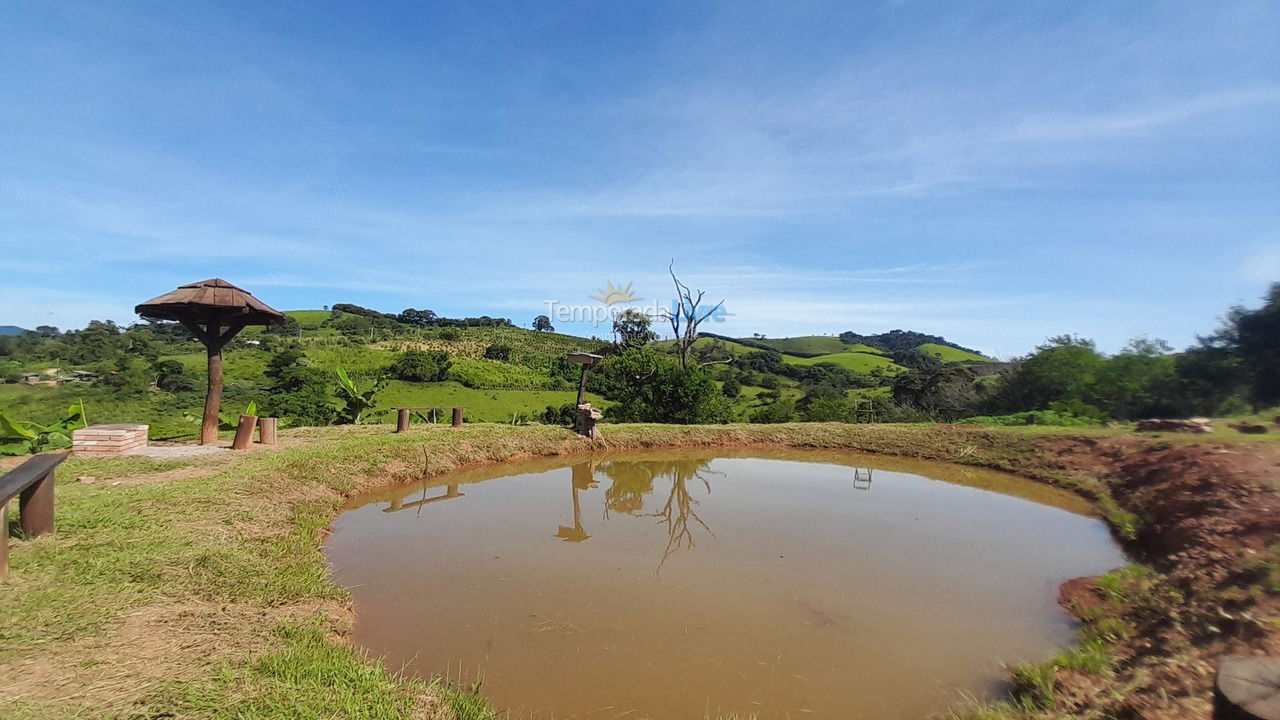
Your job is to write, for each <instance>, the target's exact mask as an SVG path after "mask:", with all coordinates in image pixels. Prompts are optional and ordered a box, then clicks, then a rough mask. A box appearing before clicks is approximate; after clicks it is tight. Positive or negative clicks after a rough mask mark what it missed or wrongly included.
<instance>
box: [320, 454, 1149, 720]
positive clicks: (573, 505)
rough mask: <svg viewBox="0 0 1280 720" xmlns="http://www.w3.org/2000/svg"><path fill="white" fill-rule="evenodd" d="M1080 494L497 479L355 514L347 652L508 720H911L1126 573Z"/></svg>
mask: <svg viewBox="0 0 1280 720" xmlns="http://www.w3.org/2000/svg"><path fill="white" fill-rule="evenodd" d="M1087 513H1088V508H1087V506H1086V505H1085V504H1084V503H1083V502H1082V501H1081V500H1079V499H1078V498H1076V497H1074V496H1072V495H1069V494H1067V493H1064V492H1059V491H1057V490H1054V489H1052V488H1048V487H1046V486H1043V485H1039V484H1036V483H1032V482H1030V481H1027V480H1022V479H1019V478H1015V477H1011V476H1007V475H1003V474H998V473H993V472H987V471H979V470H973V469H968V468H963V467H960V466H955V465H945V464H929V463H920V462H913V461H903V460H898V459H893V458H884V457H878V456H875V457H871V456H859V455H851V454H847V453H810V452H783V453H765V452H760V451H752V452H751V453H749V454H737V453H734V452H733V451H726V450H723V449H722V450H715V451H705V452H704V451H692V452H688V451H682V452H655V453H646V454H627V455H621V454H620V455H604V456H599V457H596V458H594V459H592V460H583V459H581V458H579V459H576V460H567V459H564V458H560V459H552V460H543V461H539V462H533V463H526V464H508V465H502V466H496V467H490V468H485V469H481V470H477V471H471V472H463V473H456V474H452V475H447V476H443V477H441V478H436V479H433V480H431V481H429V482H428V483H426V484H425V485H423V484H419V485H400V486H397V487H395V488H391V489H388V490H386V491H385V492H383V493H380V494H373V495H368V496H365V497H361V498H358V499H356V500H354V501H353V502H352V503H351V505H350V506H349V509H348V510H347V511H346V512H344V513H343V514H342V515H341V516H340V517H339V518H338V519H337V520H336V521H335V522H334V532H333V534H332V535H331V537H330V538H329V540H328V543H327V553H328V557H329V560H330V562H331V563H332V566H333V571H334V574H335V577H336V579H337V581H338V582H339V583H340V584H341V585H343V586H345V587H348V588H350V589H351V592H352V594H353V596H354V599H355V609H356V613H357V620H356V624H355V637H356V640H357V642H359V643H360V644H361V645H363V646H365V647H366V648H368V649H369V650H370V651H371V652H372V653H373V654H375V655H378V656H382V657H384V658H385V660H386V662H387V664H388V667H390V668H391V669H392V670H396V669H400V668H404V669H405V670H406V671H408V672H413V673H418V674H421V675H424V676H431V675H447V676H449V677H452V678H454V679H455V680H456V679H459V678H461V679H462V680H464V681H466V682H468V683H470V682H473V681H474V680H475V679H476V678H482V679H483V685H482V693H483V694H484V695H485V696H487V697H488V698H490V699H491V700H492V701H493V703H494V706H495V707H497V708H501V709H505V710H509V711H510V713H511V716H512V717H514V718H523V717H532V718H557V719H558V720H566V719H568V718H590V719H592V720H595V719H605V718H626V719H627V720H640V719H642V718H654V719H660V720H686V719H689V718H694V719H699V718H712V719H714V718H718V717H731V716H733V715H735V714H736V715H737V716H739V717H742V718H746V717H751V716H755V717H758V718H760V719H761V720H768V719H773V718H782V719H786V718H792V719H798V718H876V719H878V720H894V719H897V718H902V719H910V720H918V719H919V718H923V717H925V716H926V715H928V714H930V713H931V712H935V711H938V710H941V709H944V708H945V707H946V706H947V705H949V704H951V703H954V702H957V701H960V700H962V699H964V698H965V697H972V696H977V697H990V696H992V695H994V694H996V693H999V692H1000V691H1002V689H1003V682H1004V678H1005V677H1006V675H1005V673H1004V672H1003V670H1002V663H1007V662H1015V661H1033V660H1038V659H1042V658H1045V657H1047V656H1048V655H1051V654H1052V653H1053V652H1054V651H1055V650H1056V649H1058V648H1060V647H1063V646H1065V645H1067V644H1069V642H1070V641H1071V638H1072V623H1071V621H1070V619H1069V618H1068V617H1067V615H1066V614H1065V613H1064V612H1063V611H1062V610H1061V609H1060V608H1059V607H1058V606H1057V605H1056V602H1055V600H1056V597H1057V587H1058V584H1059V583H1061V582H1062V581H1064V580H1067V579H1069V578H1073V577H1078V576H1081V575H1092V574H1097V573H1101V572H1104V571H1106V570H1109V569H1111V568H1114V567H1116V566H1118V565H1121V564H1123V563H1124V561H1125V559H1124V557H1123V555H1122V554H1121V553H1120V551H1119V550H1118V548H1117V547H1116V545H1115V544H1114V543H1113V542H1112V540H1111V538H1110V536H1109V535H1108V532H1107V529H1106V527H1105V526H1104V525H1103V524H1102V522H1100V521H1099V520H1097V519H1096V518H1094V517H1091V516H1090V515H1088V514H1087Z"/></svg>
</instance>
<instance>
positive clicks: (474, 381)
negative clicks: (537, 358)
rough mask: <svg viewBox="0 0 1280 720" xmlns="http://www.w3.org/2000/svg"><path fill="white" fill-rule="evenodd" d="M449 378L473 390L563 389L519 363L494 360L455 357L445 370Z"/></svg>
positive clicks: (539, 373)
mask: <svg viewBox="0 0 1280 720" xmlns="http://www.w3.org/2000/svg"><path fill="white" fill-rule="evenodd" d="M449 379H450V380H456V381H458V382H460V383H462V384H463V385H464V386H466V387H469V388H476V389H489V390H499V389H516V390H554V389H563V388H564V383H563V382H557V381H556V379H553V378H551V377H550V376H548V375H547V374H546V373H543V372H539V371H538V370H534V369H533V368H528V367H525V366H523V365H514V364H509V363H503V362H498V361H496V360H465V359H463V360H455V361H454V362H453V364H452V366H451V367H450V369H449Z"/></svg>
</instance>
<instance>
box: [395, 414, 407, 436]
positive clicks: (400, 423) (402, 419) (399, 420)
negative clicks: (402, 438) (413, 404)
mask: <svg viewBox="0 0 1280 720" xmlns="http://www.w3.org/2000/svg"><path fill="white" fill-rule="evenodd" d="M396 432H398V433H405V432H409V408H400V410H399V412H397V413H396Z"/></svg>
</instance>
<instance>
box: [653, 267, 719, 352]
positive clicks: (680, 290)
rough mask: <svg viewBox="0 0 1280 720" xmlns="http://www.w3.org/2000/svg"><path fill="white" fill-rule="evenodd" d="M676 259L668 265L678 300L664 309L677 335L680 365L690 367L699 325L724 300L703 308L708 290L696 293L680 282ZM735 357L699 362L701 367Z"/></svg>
mask: <svg viewBox="0 0 1280 720" xmlns="http://www.w3.org/2000/svg"><path fill="white" fill-rule="evenodd" d="M675 264H676V263H675V261H674V260H672V261H671V264H670V265H668V266H667V271H668V272H670V273H671V282H673V283H675V286H676V302H675V307H673V308H667V309H664V310H663V314H664V317H666V319H667V322H668V323H670V324H671V332H672V334H673V335H674V336H675V344H676V351H677V353H678V354H679V356H680V367H681V368H683V369H686V370H687V369H688V368H689V351H690V350H692V349H693V344H694V343H696V342H697V341H698V326H700V325H702V323H703V321H705V320H706V319H707V318H709V317H711V316H712V315H713V314H715V312H716V311H717V310H719V309H721V308H722V307H724V300H721V301H720V302H718V303H716V304H715V305H712V306H711V307H710V308H708V309H705V310H704V309H701V305H702V299H703V296H704V295H706V292H705V291H703V290H699V291H697V294H696V295H695V294H694V292H693V291H692V290H690V289H689V286H688V285H685V284H684V283H682V282H680V278H678V277H676V271H675ZM732 361H733V358H732V357H730V358H729V359H727V360H712V361H709V362H704V363H699V367H701V366H704V365H714V364H717V363H727V362H732Z"/></svg>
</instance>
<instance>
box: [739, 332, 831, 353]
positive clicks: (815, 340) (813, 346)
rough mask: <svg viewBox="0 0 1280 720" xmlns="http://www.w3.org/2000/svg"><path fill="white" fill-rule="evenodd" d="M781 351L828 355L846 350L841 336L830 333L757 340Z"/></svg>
mask: <svg viewBox="0 0 1280 720" xmlns="http://www.w3.org/2000/svg"><path fill="white" fill-rule="evenodd" d="M755 342H759V343H761V344H763V345H767V346H768V347H771V348H773V349H774V350H777V351H778V352H780V353H787V354H796V355H826V354H830V353H838V352H844V349H845V345H844V343H842V342H840V338H838V337H833V336H830V335H802V336H799V337H792V338H770V339H768V340H756V341H755Z"/></svg>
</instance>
